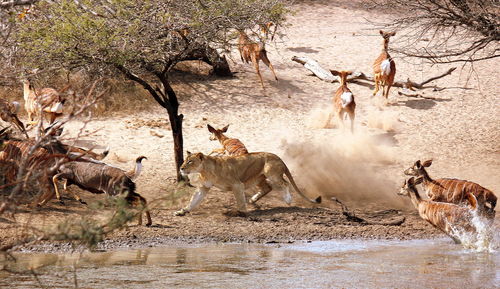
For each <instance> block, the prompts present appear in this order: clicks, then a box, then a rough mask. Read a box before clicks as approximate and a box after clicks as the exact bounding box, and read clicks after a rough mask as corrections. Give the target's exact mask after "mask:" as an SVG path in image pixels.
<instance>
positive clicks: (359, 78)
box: [292, 56, 457, 90]
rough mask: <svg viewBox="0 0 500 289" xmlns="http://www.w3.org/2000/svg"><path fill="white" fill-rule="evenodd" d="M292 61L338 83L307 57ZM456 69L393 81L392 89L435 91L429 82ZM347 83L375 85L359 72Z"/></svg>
mask: <svg viewBox="0 0 500 289" xmlns="http://www.w3.org/2000/svg"><path fill="white" fill-rule="evenodd" d="M292 61H295V62H297V63H300V64H302V65H304V67H305V68H307V69H308V70H309V71H311V72H312V73H313V74H314V75H315V76H316V77H318V78H319V79H321V80H323V81H326V82H332V83H333V82H339V80H338V79H337V77H335V76H333V74H332V73H331V72H330V70H329V69H325V68H323V67H321V65H320V64H319V63H318V62H317V61H316V60H314V59H311V58H309V57H304V56H301V57H299V56H294V57H292ZM455 69H457V68H456V67H452V68H450V69H448V71H446V72H445V73H443V74H440V75H437V76H434V77H431V78H429V79H427V80H424V81H422V82H420V83H418V82H414V81H411V80H410V79H409V78H408V79H407V80H406V81H395V82H394V84H393V85H392V86H393V87H401V88H407V89H410V90H414V89H425V88H435V89H437V87H436V86H426V84H428V83H429V82H431V81H434V80H437V79H440V78H443V77H445V76H447V75H450V74H451V73H452V72H453V71H455ZM347 82H350V83H354V84H359V85H362V86H370V87H371V86H373V84H374V83H375V79H374V78H373V77H372V76H367V75H366V74H364V73H363V72H361V71H354V72H353V73H352V75H350V76H348V77H347Z"/></svg>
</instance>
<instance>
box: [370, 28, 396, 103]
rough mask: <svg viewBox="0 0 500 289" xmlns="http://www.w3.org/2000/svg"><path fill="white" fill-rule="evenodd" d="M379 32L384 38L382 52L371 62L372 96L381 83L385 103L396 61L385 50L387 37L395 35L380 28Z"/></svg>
mask: <svg viewBox="0 0 500 289" xmlns="http://www.w3.org/2000/svg"><path fill="white" fill-rule="evenodd" d="M379 33H380V35H382V37H383V38H384V42H383V46H382V52H381V53H380V55H379V57H378V58H377V59H376V60H375V62H374V63H373V72H374V75H375V90H374V91H373V96H375V95H376V94H377V92H378V91H379V89H380V85H382V95H383V96H384V97H385V104H387V98H388V97H389V89H391V86H392V84H393V83H394V76H395V75H396V63H395V62H394V59H393V58H392V57H391V56H390V55H389V52H387V49H388V47H389V38H391V37H392V36H394V35H396V32H384V31H382V30H380V31H379Z"/></svg>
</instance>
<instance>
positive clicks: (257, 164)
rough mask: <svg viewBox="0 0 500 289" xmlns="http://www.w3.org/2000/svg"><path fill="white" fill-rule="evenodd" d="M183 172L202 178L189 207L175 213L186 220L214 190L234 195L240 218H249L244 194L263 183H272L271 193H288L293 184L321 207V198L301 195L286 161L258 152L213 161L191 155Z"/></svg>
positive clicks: (199, 155)
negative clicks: (263, 181)
mask: <svg viewBox="0 0 500 289" xmlns="http://www.w3.org/2000/svg"><path fill="white" fill-rule="evenodd" d="M180 171H181V174H183V175H188V174H194V173H197V174H199V175H200V181H199V182H198V184H197V190H196V192H195V193H194V195H193V196H192V197H191V201H190V202H189V205H188V206H187V207H185V208H183V209H181V210H179V211H176V212H175V215H177V216H183V215H185V214H186V213H188V212H191V211H192V210H194V209H195V208H196V207H197V206H198V205H199V204H200V203H201V201H202V200H203V198H204V197H205V195H206V193H208V191H209V190H210V188H211V187H214V186H215V187H217V188H219V189H221V190H224V191H232V192H233V194H234V196H235V198H236V202H237V206H238V208H237V209H238V211H237V214H238V215H246V212H247V208H246V202H245V190H246V189H248V188H252V187H254V186H255V185H257V184H259V183H261V182H262V180H263V179H267V180H269V183H270V190H269V191H271V189H275V190H280V191H281V190H284V191H289V186H290V183H291V185H292V186H293V188H294V190H295V191H296V192H297V193H298V194H299V195H300V196H302V197H303V198H304V199H306V200H308V201H309V202H311V203H321V196H319V197H318V198H316V199H315V200H312V199H309V198H308V197H307V196H305V195H304V193H302V191H301V190H300V189H299V188H298V187H297V184H296V183H295V181H294V179H293V177H292V174H291V173H290V170H289V169H288V167H287V166H286V165H285V163H284V162H283V160H281V158H280V157H278V156H277V155H275V154H272V153H265V152H258V153H249V154H245V155H241V156H225V157H212V156H207V155H204V154H202V153H194V154H191V153H190V152H188V156H187V158H186V160H185V161H184V163H183V164H182V166H181V169H180ZM283 175H286V177H287V179H288V180H289V182H290V183H289V182H288V181H286V180H285V179H284V176H283ZM269 191H268V192H266V193H265V194H267V193H269ZM265 194H263V195H265ZM288 194H289V192H288Z"/></svg>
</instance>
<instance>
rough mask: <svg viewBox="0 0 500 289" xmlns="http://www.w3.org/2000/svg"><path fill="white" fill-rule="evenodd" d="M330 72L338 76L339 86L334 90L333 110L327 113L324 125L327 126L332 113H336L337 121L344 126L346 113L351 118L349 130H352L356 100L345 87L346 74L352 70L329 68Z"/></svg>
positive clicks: (349, 73)
mask: <svg viewBox="0 0 500 289" xmlns="http://www.w3.org/2000/svg"><path fill="white" fill-rule="evenodd" d="M331 73H332V74H333V75H335V76H339V77H340V87H339V88H338V89H337V91H335V95H334V97H333V112H331V113H330V114H329V115H328V120H327V122H326V124H325V127H326V126H328V124H329V123H330V121H331V120H332V116H333V113H335V114H336V115H337V119H338V121H339V122H340V123H342V126H343V127H344V117H345V115H346V114H348V115H349V118H350V119H351V132H354V117H355V113H354V111H355V109H356V102H354V95H353V94H352V92H351V90H350V89H349V88H348V87H347V76H348V75H351V74H352V71H336V70H331Z"/></svg>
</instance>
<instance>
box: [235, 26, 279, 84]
mask: <svg viewBox="0 0 500 289" xmlns="http://www.w3.org/2000/svg"><path fill="white" fill-rule="evenodd" d="M238 32H239V33H240V37H239V38H238V50H239V52H240V57H241V61H243V62H246V63H248V62H250V61H251V62H252V63H253V66H254V67H255V71H256V72H257V75H258V76H259V79H260V84H261V85H262V88H264V81H263V80H262V75H261V74H260V68H259V61H260V60H262V62H264V64H265V65H267V66H268V67H269V69H270V70H271V72H272V73H273V75H274V78H275V79H276V81H278V77H277V76H276V73H275V72H274V68H273V65H272V64H271V62H270V61H269V58H267V51H266V48H265V43H263V42H259V43H256V42H254V41H252V40H251V39H250V37H248V35H247V34H246V33H245V32H244V31H243V30H238Z"/></svg>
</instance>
